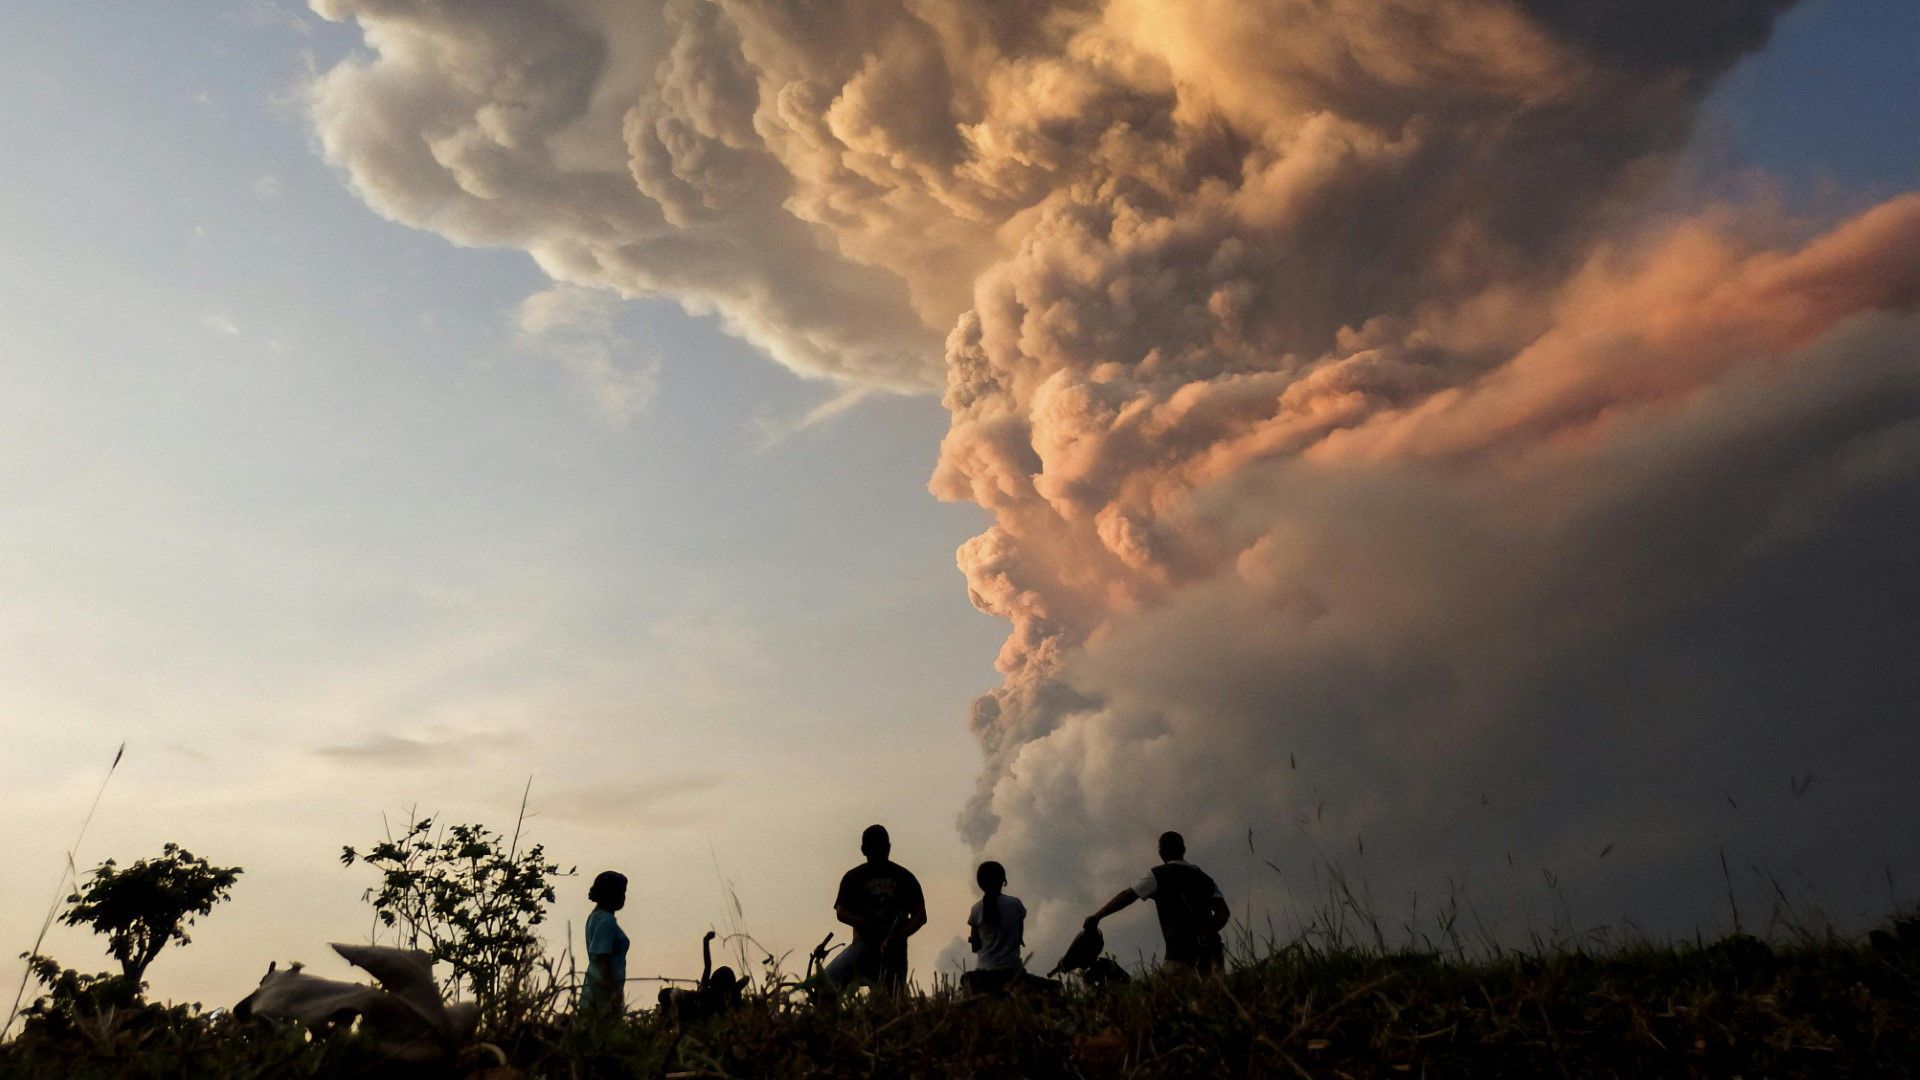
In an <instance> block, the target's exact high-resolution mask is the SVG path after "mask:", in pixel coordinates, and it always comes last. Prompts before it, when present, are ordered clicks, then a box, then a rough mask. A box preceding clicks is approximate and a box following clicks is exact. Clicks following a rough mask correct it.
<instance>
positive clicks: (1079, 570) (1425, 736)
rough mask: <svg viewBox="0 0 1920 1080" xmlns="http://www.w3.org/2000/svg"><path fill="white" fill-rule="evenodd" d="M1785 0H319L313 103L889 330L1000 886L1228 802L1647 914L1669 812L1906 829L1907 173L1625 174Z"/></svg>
mask: <svg viewBox="0 0 1920 1080" xmlns="http://www.w3.org/2000/svg"><path fill="white" fill-rule="evenodd" d="M1782 6H1783V4H1781V3H1778V2H1771V0H1701V2H1697V3H1691V4H1685V5H1674V4H1671V3H1666V2H1663V0H1634V2H1627V3H1616V4H1608V5H1591V4H1580V3H1571V2H1564V0H1551V2H1549V0H1539V2H1533V3H1521V2H1516V0H1451V2H1440V3H1433V2H1424V0H1423V2H1418V3H1415V2H1411V0H1311V2H1309V0H1104V2H1099V0H1083V2H1077V3H1056V4H1050V5H1049V4H1038V3H995V2H988V0H971V2H960V0H915V2H909V3H904V4H903V3H897V2H881V0H840V2H830V0H765V2H749V0H719V2H702V0H668V2H665V3H630V2H619V3H616V2H613V0H603V2H586V0H580V2H574V3H561V2H558V0H549V2H535V0H494V2H477V0H476V2H473V3H467V4H461V5H448V4H417V3H411V2H408V3H402V2H399V0H316V7H317V8H318V9H319V10H320V11H321V12H322V13H323V14H325V15H327V16H328V17H330V18H335V19H347V18H352V19H356V20H358V22H359V23H360V25H361V27H362V28H363V31H364V33H365V35H366V39H367V42H368V44H369V45H370V46H371V48H372V52H371V53H370V54H369V55H367V56H365V57H363V58H359V59H355V60H350V61H348V62H346V63H344V64H342V65H341V66H339V67H337V68H335V69H334V70H332V71H330V72H328V73H327V74H325V75H324V76H322V77H321V78H320V79H319V80H318V81H317V83H316V85H315V87H314V90H313V96H312V101H313V108H314V113H315V117H316V121H317V124H318V128H319V131H320V134H321V138H322V141H323V145H324V146H325V148H326V151H327V153H328V154H329V155H330V156H331V158H332V159H333V160H335V161H337V162H338V163H339V164H340V165H341V166H342V167H343V168H344V169H345V170H346V172H347V174H348V176H349V177H350V179H351V181H352V182H353V184H354V185H355V186H356V188H357V189H358V190H359V191H360V192H361V193H362V195H363V196H364V197H365V198H366V199H367V200H368V201H369V202H370V203H371V204H372V205H373V206H374V207H376V208H377V209H379V210H381V211H382V212H384V213H386V214H389V215H391V216H393V217H395V218H397V219H399V220H402V221H406V222H409V223H412V224H415V225H418V226H421V227H425V228H431V229H435V230H438V231H440V232H442V233H444V234H445V235H447V236H449V237H451V238H453V239H455V240H457V241H460V242H463V243H474V244H498V245H511V246H516V247H521V248H524V249H526V250H528V251H530V252H531V253H532V254H533V255H534V256H535V258H536V259H538V260H539V262H540V264H541V265H542V266H543V267H545V268H546V269H547V270H548V271H549V272H550V273H551V274H552V275H553V276H555V277H556V278H558V279H561V280H564V281H569V282H574V283H577V284H581V285H593V286H602V287H607V288H611V289H614V290H617V291H619V292H621V293H623V294H626V295H631V296H641V295H665V296H671V297H675V298H678V299H679V300H680V301H681V302H682V303H684V304H685V305H687V306H688V307H689V308H690V309H692V310H696V311H708V312H713V313H715V314H716V315H717V316H718V317H719V318H721V319H722V320H723V321H724V323H725V324H726V325H727V326H728V327H729V328H731V329H732V330H734V331H735V332H737V333H739V334H741V335H743V336H745V337H747V338H749V339H751V340H753V341H755V342H757V343H759V344H760V345H762V346H764V347H765V348H766V349H767V350H768V352H769V353H770V354H771V355H773V356H774V357H775V358H776V359H778V360H780V361H781V362H783V363H785V364H788V365H790V366H792V367H794V368H796V369H798V370H801V371H806V372H812V373H818V374H825V375H830V376H834V377H838V378H842V379H847V380H859V381H865V382H870V383H874V384H878V385H887V386H894V387H902V388H911V387H916V386H932V385H936V384H937V383H938V382H939V380H940V372H941V365H940V364H939V363H938V361H937V358H938V357H939V356H940V355H941V347H940V345H939V342H940V340H941V338H942V336H943V335H944V339H945V350H944V357H945V363H944V384H945V394H946V396H945V402H946V404H947V407H948V408H949V410H950V411H951V413H952V418H953V420H952V427H951V430H950V431H949V432H948V434H947V436H946V439H945V442H944V444H943V446H942V451H941V458H940V464H939V467H938V470H937V472H936V475H935V476H934V478H933V490H934V491H935V493H936V494H938V495H939V496H941V497H942V498H948V499H960V500H969V501H972V502H976V503H978V504H979V505H981V506H983V507H985V508H986V509H987V510H989V511H990V512H991V513H992V515H993V518H994V524H993V526H992V527H991V528H990V529H989V530H988V531H987V532H986V533H984V534H982V535H981V536H979V537H976V538H974V539H973V540H972V541H969V542H968V543H967V544H966V545H965V546H964V547H963V548H962V549H961V551H960V559H959V561H960V566H961V569H962V570H963V571H964V573H965V574H966V578H967V584H968V589H969V593H970V595H971V597H972V599H973V602H974V603H975V604H976V605H977V606H978V607H980V608H981V609H982V610H984V611H988V612H990V613H993V614H995V615H998V616H1000V617H1003V618H1005V619H1007V620H1008V621H1009V622H1010V623H1011V626H1012V632H1011V635H1010V636H1009V638H1008V640H1007V643H1006V645H1005V647H1004V649H1003V650H1002V651H1001V654H1000V657H999V660H998V663H999V667H1000V670H1001V671H1002V672H1003V673H1004V675H1005V682H1004V684H1003V685H1002V686H1001V687H1000V688H999V689H997V690H995V691H993V692H992V693H990V694H988V695H986V696H984V697H982V698H981V699H980V700H978V701H977V702H975V704H974V707H973V712H972V724H973V727H974V730H975V732H976V733H977V734H978V736H979V738H980V740H981V743H982V745H983V747H984V748H985V752H986V759H987V765H986V768H985V771H984V773H983V775H982V777H981V781H980V788H979V793H978V795H977V797H976V798H975V800H974V801H973V804H972V805H971V806H970V807H969V808H968V809H967V810H966V812H965V814H964V815H963V817H962V821H961V827H962V831H963V833H964V835H965V836H966V837H967V839H968V840H969V841H970V842H972V843H973V844H975V845H976V846H978V847H980V848H982V849H983V850H986V851H990V852H991V853H993V854H994V855H996V856H997V857H1000V858H1002V859H1003V860H1004V861H1007V862H1008V863H1009V864H1010V867H1012V868H1013V870H1014V876H1015V877H1016V879H1018V880H1021V881H1024V882H1028V883H1031V885H1030V888H1031V890H1032V892H1033V893H1035V894H1036V895H1038V894H1047V895H1052V896H1056V897H1060V898H1062V900H1063V902H1069V901H1070V902H1074V903H1077V902H1080V901H1081V900H1083V899H1084V898H1085V897H1087V896H1090V895H1093V894H1096V893H1100V892H1103V891H1107V890H1110V889H1111V888H1112V887H1113V885H1114V883H1115V882H1117V881H1120V880H1124V878H1125V875H1126V873H1127V871H1128V869H1129V868H1134V867H1136V865H1137V864H1138V863H1139V862H1140V861H1141V860H1142V859H1143V858H1145V857H1146V856H1147V855H1148V854H1149V845H1150V841H1151V837H1152V835H1153V834H1154V833H1156V832H1158V831H1159V830H1160V829H1162V828H1167V827H1180V828H1183V829H1184V830H1185V831H1186V832H1187V833H1188V835H1189V839H1190V841H1192V842H1193V843H1194V846H1195V848H1196V853H1197V854H1201V853H1205V854H1211V855H1212V856H1213V857H1215V858H1216V859H1218V860H1222V861H1224V860H1226V859H1227V857H1228V856H1229V855H1231V856H1232V859H1233V861H1234V862H1235V863H1236V864H1237V863H1238V862H1239V861H1240V858H1241V853H1244V852H1245V851H1246V847H1245V842H1244V834H1245V832H1246V830H1248V829H1253V830H1254V831H1255V833H1256V836H1257V837H1260V838H1262V841H1261V842H1263V843H1265V844H1266V845H1267V847H1266V849H1265V854H1266V856H1267V857H1269V858H1273V859H1276V860H1278V861H1279V862H1280V864H1281V867H1282V871H1283V874H1285V873H1289V872H1292V871H1290V870H1289V868H1299V867H1304V866H1306V865H1309V864H1311V863H1312V862H1313V861H1314V860H1316V859H1320V858H1331V857H1333V856H1332V854H1331V853H1332V852H1334V851H1336V850H1337V851H1338V852H1340V853H1341V854H1342V855H1346V854H1352V855H1354V856H1355V857H1359V858H1364V859H1365V860H1366V871H1367V873H1368V874H1371V875H1375V876H1374V877H1373V879H1372V880H1374V881H1375V882H1376V883H1377V884H1379V885H1380V887H1381V889H1382V890H1383V892H1384V891H1393V893H1394V899H1393V900H1392V901H1391V902H1390V903H1389V904H1388V906H1390V907H1391V906H1394V905H1397V904H1398V903H1399V902H1400V897H1401V896H1404V895H1405V892H1406V891H1411V890H1418V889H1433V888H1436V887H1442V885H1443V883H1444V882H1447V881H1448V880H1452V881H1453V882H1454V883H1455V885H1456V886H1457V885H1458V884H1459V883H1460V881H1461V879H1462V875H1465V876H1466V877H1467V878H1469V879H1471V881H1470V886H1471V888H1478V889H1481V890H1483V892H1490V893H1492V894H1501V893H1508V894H1517V892H1518V891H1520V890H1521V889H1522V886H1521V885H1519V884H1518V883H1517V881H1516V882H1508V881H1505V880H1504V879H1498V878H1497V875H1496V878H1495V879H1493V880H1490V879H1489V874H1490V873H1494V871H1495V868H1497V871H1498V873H1507V872H1508V871H1509V870H1515V868H1517V870H1515V872H1524V873H1525V874H1526V875H1529V876H1528V877H1527V881H1528V883H1529V887H1532V885H1534V884H1535V883H1537V882H1538V880H1539V878H1538V876H1537V872H1538V871H1539V870H1540V869H1542V868H1557V869H1554V870H1553V874H1559V875H1565V874H1567V873H1573V874H1575V876H1576V877H1578V878H1579V879H1580V880H1581V882H1582V883H1583V887H1584V888H1585V889H1586V890H1587V891H1586V892H1584V893H1583V894H1581V895H1580V896H1579V897H1578V899H1579V900H1580V902H1581V903H1582V904H1584V905H1585V907H1586V908H1587V909H1589V910H1591V911H1595V912H1599V913H1600V917H1604V918H1611V917H1613V916H1616V915H1618V914H1620V912H1621V911H1623V910H1627V911H1629V913H1633V912H1635V911H1638V912H1639V913H1640V914H1641V915H1642V917H1643V918H1644V919H1645V921H1646V922H1647V923H1649V924H1651V925H1652V926H1659V925H1661V922H1662V920H1665V921H1666V922H1668V923H1672V924H1674V925H1676V926H1685V925H1691V922H1690V920H1698V919H1702V918H1705V917H1708V916H1707V914H1706V913H1707V911H1708V909H1707V907H1706V904H1707V902H1708V901H1707V900H1705V899H1703V898H1706V897H1710V896H1718V895H1722V894H1721V893H1720V892H1719V891H1718V890H1719V885H1720V883H1719V877H1718V875H1719V866H1718V864H1717V863H1716V862H1715V861H1714V855H1713V853H1714V851H1715V850H1716V849H1719V850H1725V851H1729V852H1733V853H1736V854H1737V855H1738V856H1739V857H1740V858H1741V859H1744V860H1746V861H1747V862H1748V863H1751V864H1752V865H1753V866H1755V867H1760V866H1762V865H1763V864H1764V865H1765V866H1768V867H1778V868H1780V869H1781V871H1782V872H1783V873H1786V872H1796V871H1797V872H1801V873H1804V874H1805V875H1807V876H1808V880H1809V881H1815V882H1816V883H1824V885H1823V887H1830V889H1831V890H1832V892H1831V896H1830V901H1831V902H1832V903H1834V904H1837V905H1839V906H1841V907H1843V908H1844V907H1845V906H1846V905H1848V904H1856V905H1857V904H1863V903H1866V902H1868V901H1867V898H1866V897H1865V894H1864V893H1863V892H1862V891H1861V890H1862V889H1863V888H1864V887H1865V885H1863V884H1862V883H1863V882H1866V881H1869V880H1871V881H1873V882H1878V881H1880V874H1881V871H1882V870H1883V869H1891V870H1892V871H1894V872H1895V873H1898V874H1905V873H1911V872H1912V871H1914V870H1915V869H1916V868H1920V848H1917V847H1916V842H1915V841H1914V839H1913V838H1912V837H1911V836H1903V835H1902V833H1901V831H1900V826H1901V825H1902V824H1903V823H1904V822H1908V821H1911V820H1912V819H1913V816H1914V812H1915V811H1916V810H1920V800H1917V799H1916V797H1915V796H1914V794H1913V791H1914V788H1913V785H1912V784H1911V783H1910V781H1909V778H1908V777H1906V776H1905V775H1904V773H1903V771H1902V769H1901V767H1900V766H1899V765H1898V764H1897V763H1898V762H1901V761H1905V762H1912V761H1914V760H1920V754H1916V753H1915V751H1916V749H1920V747H1916V742H1917V741H1920V739H1917V738H1916V735H1915V731H1914V725H1913V722H1912V716H1913V708H1914V706H1913V705H1912V702H1914V701H1915V700H1920V676H1916V674H1915V669H1916V668H1917V667H1920V665H1914V664H1913V663H1912V662H1911V657H1912V655H1913V647H1914V646H1915V645H1916V644H1917V643H1920V634H1917V633H1916V631H1917V630H1920V625H1917V624H1920V616H1917V615H1916V613H1915V612H1916V606H1915V605H1914V604H1913V603H1912V602H1911V601H1912V594H1913V590H1914V586H1915V584H1916V582H1920V566H1917V565H1916V563H1917V562H1920V558H1917V557H1916V555H1915V554H1914V552H1915V546H1914V545H1913V543H1912V542H1911V539H1910V538H1911V536H1912V535H1913V527H1914V526H1915V525H1916V524H1920V522H1917V521H1916V519H1917V518H1920V499H1917V498H1916V495H1917V494H1920V363H1916V356H1915V349H1916V345H1920V321H1917V320H1916V318H1915V316H1914V314H1913V308H1914V306H1915V304H1916V302H1920V196H1916V195H1908V196H1904V197H1901V198H1898V199H1895V200H1892V201H1890V202H1887V203H1884V204H1882V205H1879V206H1875V207H1862V208H1860V209H1859V210H1858V212H1857V213H1855V214H1854V215H1853V216H1852V217H1851V218H1850V219H1848V220H1844V221H1840V222H1839V223H1838V224H1833V223H1831V222H1829V223H1828V224H1827V225H1826V226H1824V227H1819V226H1815V225H1812V224H1809V223H1807V222H1802V221H1798V220H1794V219H1792V218H1789V217H1787V216H1786V215H1784V214H1782V213H1779V212H1777V211H1774V210H1771V209H1768V208H1766V207H1764V206H1760V207H1740V206H1724V205H1706V206H1700V207H1698V208H1697V209H1696V210H1694V211H1692V212H1690V213H1687V214H1676V213H1673V212H1671V211H1662V212H1659V213H1655V212H1654V211H1652V210H1648V209H1642V208H1643V207H1646V206H1649V205H1651V201H1650V196H1652V195H1653V194H1655V193H1656V192H1664V193H1666V195H1667V196H1668V197H1667V198H1665V199H1663V202H1662V205H1668V204H1670V203H1671V202H1672V200H1671V198H1670V195H1671V191H1672V190H1673V187H1674V185H1673V184H1672V182H1671V180H1670V178H1669V176H1668V173H1669V171H1670V169H1669V166H1670V165H1671V163H1672V161H1673V159H1674V158H1675V156H1676V155H1677V153H1678V152H1679V151H1680V149H1681V147H1682V145H1683V144H1684V142H1685V140H1686V139H1687V138H1688V136H1689V134H1690V129H1691V125H1692V118H1693V114H1694V111H1695V107H1696V104H1697V102H1698V101H1699V100H1700V98H1701V97H1702V95H1703V94H1704V93H1705V92H1706V91H1707V90H1708V89H1709V88H1710V86H1711V85H1712V83H1713V81H1714V79H1715V78H1716V77H1717V76H1718V75H1719V74H1721V73H1722V72H1723V71H1724V70H1725V69H1726V68H1727V67H1728V66H1729V65H1731V64H1732V63H1733V62H1734V61H1735V60H1737V59H1738V58H1739V57H1740V56H1741V55H1742V54H1744V53H1745V52H1747V51H1749V50H1752V49H1754V48H1757V47H1759V46H1760V45H1762V44H1763V43H1764V42H1765V40H1766V37H1767V34H1768V31H1769V29H1770V25H1771V22H1772V19H1773V17H1774V15H1775V14H1776V12H1777V11H1778V9H1780V8H1781V7H1782ZM1806 776H1817V777H1819V778H1821V779H1820V787H1819V788H1818V789H1817V791H1818V797H1815V796H1814V795H1813V794H1812V792H1813V791H1814V790H1816V789H1811V788H1810V787H1809V784H1810V783H1811V781H1805V780H1803V779H1801V778H1802V777H1806ZM1743 799H1744V800H1745V803H1744V805H1745V809H1741V806H1742V800H1743ZM1837 835H1838V836H1844V837H1845V838H1846V841H1847V842H1846V843H1845V844H1836V843H1833V842H1832V840H1833V838H1834V837H1835V836H1837ZM1362 843H1365V844H1366V847H1367V854H1366V855H1365V856H1359V855H1358V851H1359V848H1360V846H1361V844H1362ZM1349 845H1351V847H1349ZM1603 845H1611V846H1608V847H1607V848H1606V850H1607V851H1609V852H1610V853H1611V855H1610V861H1608V862H1607V863H1605V864H1604V866H1603V865H1602V864H1600V863H1599V862H1597V859H1598V858H1600V856H1599V855H1598V854H1597V853H1598V852H1599V851H1600V850H1601V849H1602V847H1603ZM1503 856H1506V858H1504V859H1503V858H1502V857H1503ZM1300 873H1304V871H1300ZM1550 876H1552V874H1550ZM1703 878H1704V879H1705V880H1704V882H1703ZM1556 880H1557V878H1556ZM1282 883H1284V884H1285V886H1286V887H1288V888H1291V887H1292V885H1293V884H1294V883H1295V882H1293V881H1286V880H1285V879H1282V881H1281V882H1276V883H1275V884H1282Z"/></svg>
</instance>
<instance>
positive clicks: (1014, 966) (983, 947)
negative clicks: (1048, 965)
mask: <svg viewBox="0 0 1920 1080" xmlns="http://www.w3.org/2000/svg"><path fill="white" fill-rule="evenodd" d="M973 880H974V881H975V882H977V883H979V885H980V891H981V892H982V893H984V894H985V895H983V896H982V897H981V898H980V902H979V903H977V904H975V905H973V910H972V911H970V912H968V913H967V927H968V932H967V945H968V947H969V948H971V949H972V950H973V952H974V955H976V956H978V957H979V958H980V959H979V960H978V961H977V962H976V963H975V965H974V969H973V970H972V971H969V972H966V973H964V974H962V975H961V976H960V985H961V987H962V988H964V989H966V990H967V991H969V992H971V993H975V994H993V993H998V992H999V991H1001V990H1005V989H1007V988H1008V987H1010V986H1013V985H1016V984H1026V983H1028V982H1046V980H1044V979H1032V978H1028V977H1027V976H1026V963H1025V961H1024V960H1022V958H1021V955H1020V953H1021V949H1022V947H1023V946H1024V945H1025V944H1026V925H1027V905H1025V904H1023V903H1021V902H1020V900H1019V898H1017V897H1012V896H1008V895H1007V894H1006V891H1005V890H1006V886H1007V871H1006V868H1005V867H1003V866H1001V865H1000V864H999V863H997V862H992V861H988V862H983V863H981V864H980V869H978V870H976V871H975V872H974V875H973Z"/></svg>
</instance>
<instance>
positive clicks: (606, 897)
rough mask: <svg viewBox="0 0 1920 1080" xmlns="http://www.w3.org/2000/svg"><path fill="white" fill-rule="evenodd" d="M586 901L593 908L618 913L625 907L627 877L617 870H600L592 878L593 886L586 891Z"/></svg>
mask: <svg viewBox="0 0 1920 1080" xmlns="http://www.w3.org/2000/svg"><path fill="white" fill-rule="evenodd" d="M587 899H589V900H591V901H593V906H594V907H601V908H606V909H607V910H608V911H619V910H620V909H621V908H623V907H626V906H627V875H625V874H622V873H620V872H619V871H617V870H602V871H600V873H599V874H598V875H597V876H595V877H594V879H593V884H592V885H591V886H590V887H589V888H588V889H587Z"/></svg>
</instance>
